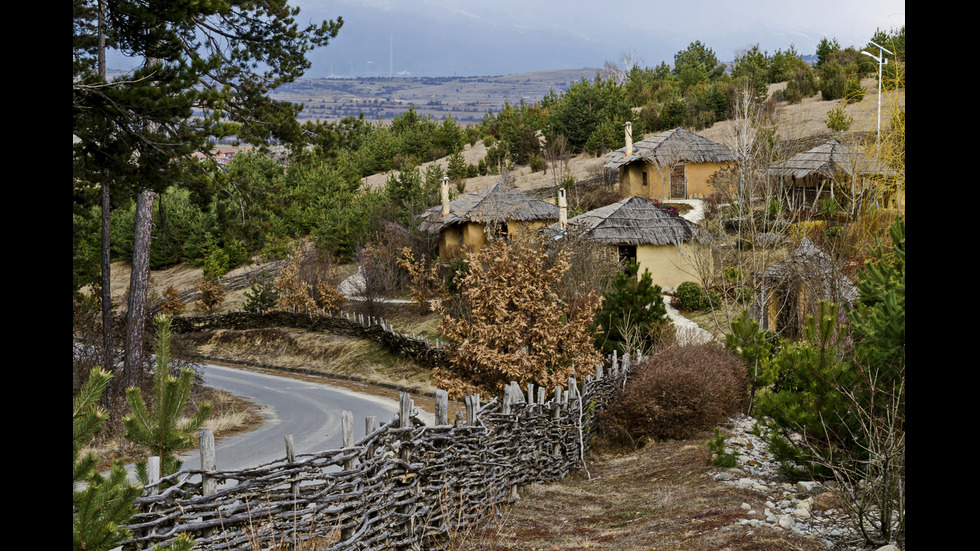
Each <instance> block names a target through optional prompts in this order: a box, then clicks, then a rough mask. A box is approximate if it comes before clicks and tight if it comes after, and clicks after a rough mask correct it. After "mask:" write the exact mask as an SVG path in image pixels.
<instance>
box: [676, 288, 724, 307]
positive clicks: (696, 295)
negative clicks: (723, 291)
mask: <svg viewBox="0 0 980 551" xmlns="http://www.w3.org/2000/svg"><path fill="white" fill-rule="evenodd" d="M677 300H678V301H679V302H680V304H681V308H682V309H684V310H690V311H694V310H702V309H704V308H708V307H709V306H710V305H711V304H712V303H713V302H714V303H718V302H719V301H718V300H717V298H715V299H714V300H713V299H712V297H711V296H710V295H709V294H708V293H706V292H705V291H704V289H703V288H702V287H701V285H699V284H698V283H695V282H694V281H685V282H684V283H681V284H680V285H678V286H677Z"/></svg>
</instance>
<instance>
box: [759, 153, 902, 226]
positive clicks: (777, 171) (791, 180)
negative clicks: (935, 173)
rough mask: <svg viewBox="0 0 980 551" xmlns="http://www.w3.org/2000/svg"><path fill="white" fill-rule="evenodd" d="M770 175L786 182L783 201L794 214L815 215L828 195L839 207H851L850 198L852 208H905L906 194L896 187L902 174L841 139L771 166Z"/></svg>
mask: <svg viewBox="0 0 980 551" xmlns="http://www.w3.org/2000/svg"><path fill="white" fill-rule="evenodd" d="M768 174H769V175H770V176H772V177H775V178H782V180H783V201H784V203H785V204H786V207H787V208H789V209H790V210H811V211H815V210H817V207H818V206H819V203H820V198H821V197H823V196H825V195H827V196H829V197H831V198H833V199H834V200H835V201H837V202H838V203H847V202H848V201H844V199H845V197H846V198H848V199H850V200H851V201H850V203H851V206H852V207H856V206H857V205H856V204H855V203H858V202H860V201H862V200H868V201H874V202H877V203H878V204H879V205H880V206H881V207H882V208H901V209H904V208H905V196H904V193H899V192H898V191H899V190H898V189H897V188H896V185H895V179H896V176H898V173H897V172H896V171H895V170H894V169H892V168H890V167H886V166H882V165H881V163H879V162H878V161H876V160H875V159H873V158H872V157H869V156H868V155H865V154H864V153H863V152H862V151H860V150H859V149H857V148H855V147H852V146H849V145H847V144H842V143H841V142H839V141H838V140H837V139H831V140H829V141H827V142H825V143H822V144H820V145H818V146H817V147H814V148H813V149H810V150H809V151H804V152H803V153H800V154H799V155H796V156H794V157H791V158H790V159H787V160H785V161H783V162H781V163H777V164H774V165H772V166H770V167H769V170H768ZM841 194H843V195H844V196H845V197H841V196H840V195H841Z"/></svg>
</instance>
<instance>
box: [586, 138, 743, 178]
mask: <svg viewBox="0 0 980 551" xmlns="http://www.w3.org/2000/svg"><path fill="white" fill-rule="evenodd" d="M606 158H607V159H609V161H607V162H606V164H605V165H604V166H605V167H606V168H619V167H621V166H623V165H627V164H629V163H632V162H635V161H641V160H645V161H647V162H650V163H653V164H655V165H658V166H672V165H675V164H677V163H724V162H728V161H734V160H735V155H733V154H732V150H731V149H728V147H726V146H724V145H722V144H720V143H718V142H713V141H711V140H709V139H708V138H703V137H701V136H698V135H697V134H695V133H693V132H689V131H687V130H684V129H683V128H675V129H673V130H667V131H665V132H661V133H659V134H657V135H656V136H651V137H649V138H647V139H645V140H640V141H638V142H635V143H634V144H633V154H632V155H628V156H627V155H626V148H625V147H623V148H620V149H617V150H616V151H613V152H611V153H607V154H606Z"/></svg>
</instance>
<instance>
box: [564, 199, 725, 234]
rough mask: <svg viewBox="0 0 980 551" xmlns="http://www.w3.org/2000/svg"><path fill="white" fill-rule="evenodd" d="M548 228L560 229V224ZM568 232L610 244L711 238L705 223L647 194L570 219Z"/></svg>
mask: <svg viewBox="0 0 980 551" xmlns="http://www.w3.org/2000/svg"><path fill="white" fill-rule="evenodd" d="M547 229H548V231H549V232H551V233H558V232H559V229H558V225H557V224H552V225H551V226H548V228H547ZM567 231H569V232H576V233H581V234H582V235H583V236H584V237H585V238H587V239H591V240H593V241H596V242H599V243H604V244H608V245H679V244H681V243H683V242H686V241H692V240H695V241H699V242H703V241H707V239H708V231H707V230H705V229H704V228H702V227H701V226H699V225H697V224H695V223H694V222H690V221H688V220H685V219H684V218H682V217H680V216H678V215H676V214H673V213H671V212H670V211H668V210H666V209H663V208H660V207H658V206H657V205H656V204H654V203H653V202H652V201H650V200H649V199H644V198H643V197H630V198H629V199H623V200H622V201H619V202H618V203H613V204H611V205H606V206H604V207H600V208H597V209H595V210H591V211H589V212H587V213H585V214H580V215H578V216H576V217H574V218H570V219H569V220H568V230H567Z"/></svg>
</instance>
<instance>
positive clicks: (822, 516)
mask: <svg viewBox="0 0 980 551" xmlns="http://www.w3.org/2000/svg"><path fill="white" fill-rule="evenodd" d="M731 422H732V428H731V429H729V430H728V435H727V437H726V438H725V451H726V452H727V453H733V454H735V457H736V460H737V461H738V466H737V467H734V468H731V469H723V470H722V471H721V472H719V473H718V474H716V475H715V477H714V478H715V480H719V481H722V482H724V483H725V484H730V485H733V486H738V487H741V488H749V489H752V490H756V491H758V492H760V493H761V494H762V496H764V497H763V498H760V500H759V502H757V503H743V504H742V510H743V511H745V516H744V517H743V518H741V519H739V523H740V524H747V525H749V526H759V527H761V526H764V525H768V526H772V527H777V528H781V529H784V530H795V531H796V532H799V533H801V534H807V535H811V536H815V537H818V538H820V539H822V540H824V542H825V543H826V544H827V545H828V546H829V547H831V548H834V549H847V550H865V549H868V547H866V546H865V545H864V544H863V543H862V539H861V536H860V535H859V534H858V533H857V531H855V530H854V528H853V527H852V526H851V524H850V522H849V519H848V517H847V515H846V514H845V513H844V511H843V510H841V508H840V501H839V500H838V498H837V497H836V496H835V495H834V494H833V493H831V492H830V491H828V490H827V488H825V487H823V486H822V485H820V484H819V483H817V482H797V483H796V484H793V483H790V482H787V481H786V479H785V478H784V477H783V476H782V474H781V473H780V472H779V465H778V464H777V463H776V460H775V459H774V458H773V455H772V454H771V453H769V446H768V444H767V443H766V441H765V440H764V439H763V438H762V437H760V436H758V435H756V434H754V433H753V431H754V430H756V421H755V419H753V418H751V417H747V416H744V415H739V416H736V417H734V418H732V419H731ZM761 430H764V429H761ZM756 432H760V431H759V430H756ZM763 434H764V433H763ZM884 549H896V548H893V547H890V546H885V547H882V548H879V551H881V550H884Z"/></svg>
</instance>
